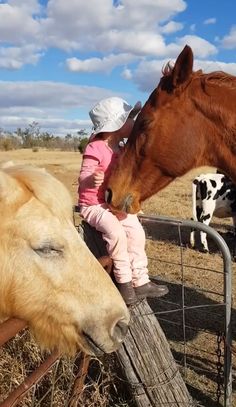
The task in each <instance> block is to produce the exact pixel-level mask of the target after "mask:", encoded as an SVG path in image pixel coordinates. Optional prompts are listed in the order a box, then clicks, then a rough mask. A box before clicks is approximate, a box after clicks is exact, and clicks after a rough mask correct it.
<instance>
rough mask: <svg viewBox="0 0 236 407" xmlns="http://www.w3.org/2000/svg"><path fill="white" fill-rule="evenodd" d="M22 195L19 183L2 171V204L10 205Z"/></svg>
mask: <svg viewBox="0 0 236 407" xmlns="http://www.w3.org/2000/svg"><path fill="white" fill-rule="evenodd" d="M21 194H22V189H21V188H20V186H19V183H18V182H17V181H16V180H15V179H14V178H13V177H11V176H10V175H8V174H7V173H6V172H5V171H1V170H0V203H1V202H4V203H5V204H10V203H12V202H14V201H15V200H16V199H17V198H18V197H19V196H20V195H21Z"/></svg>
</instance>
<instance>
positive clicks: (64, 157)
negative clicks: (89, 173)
mask: <svg viewBox="0 0 236 407" xmlns="http://www.w3.org/2000/svg"><path fill="white" fill-rule="evenodd" d="M7 160H13V161H14V162H17V163H30V164H35V165H39V166H43V167H45V168H46V169H47V170H48V171H49V172H51V173H52V174H54V175H55V176H56V177H57V178H58V179H59V180H61V181H62V182H63V183H64V184H65V185H66V186H67V187H68V189H69V190H70V191H71V194H72V197H73V200H74V202H75V203H76V200H77V187H78V186H77V177H78V172H79V169H80V165H81V155H80V153H77V152H76V153H75V152H61V151H45V150H39V151H38V152H32V151H31V150H19V151H9V152H4V153H3V152H0V162H1V161H7ZM209 171H211V169H210V168H201V169H197V170H194V171H191V172H190V173H188V174H187V175H186V176H184V177H182V178H180V179H177V180H176V181H175V182H173V183H172V184H171V185H170V186H169V187H167V188H166V189H165V190H164V191H161V192H160V193H159V194H158V195H156V196H153V197H152V198H150V199H149V200H148V201H146V202H145V203H144V205H143V210H144V212H145V214H155V215H165V216H170V217H175V218H180V219H190V218H191V216H192V203H191V181H192V179H193V177H194V176H196V175H198V174H200V173H201V172H209ZM212 226H214V227H215V228H216V230H218V231H219V232H220V233H221V234H222V236H223V237H225V238H226V239H227V243H228V244H229V246H230V248H231V249H232V248H233V241H232V239H230V238H229V237H228V236H227V235H226V232H227V231H228V230H229V229H230V228H231V220H230V219H224V220H219V219H216V218H213V223H212ZM146 232H147V253H148V256H149V269H150V273H151V274H152V275H158V276H160V277H161V278H162V279H164V280H167V281H168V282H169V288H170V294H169V296H168V300H169V304H171V303H175V302H176V301H177V300H176V299H177V298H180V287H181V285H180V283H181V281H180V280H181V272H182V269H181V266H179V263H180V262H181V257H183V263H184V264H185V265H186V267H184V277H185V284H186V286H187V287H188V288H187V290H186V301H187V304H193V303H194V304H206V303H210V304H213V303H219V302H221V301H222V298H221V296H220V295H216V294H211V293H205V294H203V293H202V292H200V291H197V289H198V288H201V289H205V290H206V291H209V290H214V291H217V292H219V293H220V294H221V293H222V274H221V273H219V274H216V273H215V272H213V271H211V270H219V271H220V272H222V258H221V255H220V253H219V252H218V249H217V247H216V246H215V244H214V243H213V242H211V241H210V249H211V254H202V253H200V252H198V251H193V250H191V249H189V248H187V247H186V248H182V249H181V248H180V246H179V240H178V231H177V230H176V228H174V227H165V226H164V225H155V226H154V227H148V228H147V229H146ZM153 237H154V238H153ZM182 239H183V243H187V242H188V239H189V232H187V231H183V235H182ZM189 265H192V268H189ZM206 267H207V269H209V270H206ZM201 268H202V269H201ZM235 268H236V264H233V272H235ZM235 295H236V284H235V282H234V281H233V293H232V300H233V304H234V303H235ZM168 306H169V308H170V309H171V307H173V305H168V304H167V303H165V302H164V301H163V302H161V301H160V302H158V304H157V305H156V304H153V309H154V311H159V312H160V311H163V310H164V309H165V310H166V309H167V308H168ZM175 315H176V314H175ZM186 318H187V320H186V323H187V324H188V325H191V326H192V327H194V326H195V328H196V332H195V333H193V332H194V331H193V330H187V331H186V333H185V334H186V343H187V347H186V349H185V351H186V354H187V359H188V362H189V363H190V364H191V365H193V366H194V367H193V368H192V369H187V371H186V373H187V377H186V381H187V383H188V384H189V385H190V388H192V390H193V394H194V396H195V397H196V398H198V399H201V400H202V403H204V404H203V405H205V406H207V407H210V406H211V405H212V406H213V405H214V406H215V405H216V404H214V402H213V401H212V400H213V399H214V397H215V396H212V397H211V392H215V388H216V383H215V381H216V380H215V377H214V374H213V373H212V375H211V374H210V373H209V371H206V372H205V370H206V367H207V369H212V372H214V371H215V369H216V359H215V358H214V356H213V357H212V360H209V358H208V355H204V353H203V350H204V349H207V350H210V351H212V352H213V353H215V349H216V335H215V332H216V331H217V330H218V327H219V329H221V327H222V321H223V318H222V315H221V314H220V313H219V314H218V313H215V314H211V315H210V316H209V314H208V313H205V312H204V313H202V314H201V313H200V314H199V313H198V314H196V313H194V311H191V312H189V313H187V315H186ZM165 319H166V318H164V317H163V315H160V320H163V321H162V326H163V328H164V330H165V333H166V335H167V338H168V340H169V342H170V344H171V347H172V350H173V353H174V355H175V357H176V359H177V360H179V361H180V362H182V361H183V340H182V339H183V338H182V331H181V329H179V328H175V327H174V326H173V325H171V324H170V322H169V321H168V322H166V321H164V320H165ZM169 320H171V321H172V322H175V323H176V322H181V318H180V319H178V317H171V316H169ZM235 324H236V314H235V310H234V309H233V337H234V339H235V332H236V330H235ZM200 328H201V329H203V330H204V332H200V331H199V330H200ZM206 330H207V333H206ZM27 343H28V345H27V346H28V347H29V354H30V357H31V358H32V359H33V362H32V363H34V364H36V365H37V363H38V362H39V359H40V358H41V356H40V353H39V351H38V349H37V346H36V345H35V344H33V342H31V341H29V342H28V339H27ZM14 346H16V345H14ZM31 347H32V348H31ZM196 347H198V348H199V349H200V350H201V351H198V350H196ZM193 348H194V349H193ZM8 352H9V349H8V347H6V348H5V350H3V351H2V354H1V357H2V362H1V364H0V368H1V370H0V372H1V373H0V389H1V395H2V394H4V393H5V392H7V391H8V390H9V383H10V379H11V380H13V385H15V384H16V383H17V382H18V381H20V380H21V378H22V375H24V373H25V372H24V370H25V369H26V368H25V365H24V364H22V365H21V360H20V359H23V357H24V347H23V348H22V341H21V342H20V346H19V347H17V348H16V347H13V352H12V351H10V356H9V354H8ZM15 353H16V354H17V355H15ZM19 355H20V359H19ZM12 358H13V359H12ZM34 358H36V360H34ZM26 360H27V366H28V364H30V363H31V362H30V358H29V356H28V357H27V358H26ZM7 365H9V366H10V368H7ZM27 368H28V367H27ZM7 369H8V370H7ZM68 369H69V370H70V369H71V368H68V367H66V368H65V372H66V375H68ZM199 369H202V370H199ZM108 370H109V369H108ZM13 371H14V374H15V373H16V374H17V377H18V378H14V376H13V377H12V374H13V373H12V372H13ZM5 372H6V373H5ZM101 372H102V373H101V375H102V376H101V377H102V380H101V377H100V378H98V380H97V383H98V382H99V383H100V384H99V385H98V387H97V386H96V385H94V382H93V381H90V382H89V383H87V387H86V389H85V393H84V395H86V400H87V401H85V399H84V400H83V402H82V404H81V405H84V406H87V405H90V406H102V405H104V406H105V405H113V406H115V405H116V404H115V402H114V399H113V401H111V396H109V394H110V393H111V383H114V379H112V380H110V379H111V377H112V373H111V372H109V373H108V376H106V374H107V373H105V372H104V370H101ZM199 372H200V373H199ZM204 372H205V373H204ZM101 383H102V384H101ZM66 384H68V382H66V380H65V381H64V385H65V387H66ZM115 387H116V386H113V393H116V391H115V390H114V389H115ZM7 388H8V390H7ZM91 394H92V396H91ZM204 394H205V398H204ZM206 395H207V396H206ZM91 397H94V399H93V401H92V398H91ZM116 397H117V394H116ZM109 398H110V400H109ZM95 399H96V401H94V400H95ZM88 400H89V404H86V403H88ZM92 403H93V404H92ZM24 405H25V406H28V404H24ZM29 405H30V404H29ZM49 405H50V404H42V406H45V407H47V406H49ZM54 405H55V406H56V405H57V406H60V405H61V404H60V403H59V401H57V404H54ZM118 405H119V406H122V405H124V404H122V402H121V401H120V402H119V404H117V406H118ZM233 406H236V398H235V397H234V401H233Z"/></svg>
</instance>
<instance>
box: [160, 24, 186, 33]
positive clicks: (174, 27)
mask: <svg viewBox="0 0 236 407" xmlns="http://www.w3.org/2000/svg"><path fill="white" fill-rule="evenodd" d="M183 27H184V24H182V23H177V22H176V21H169V22H168V23H167V24H166V25H164V26H163V27H161V28H160V31H161V33H163V34H172V33H174V32H176V31H180V30H182V29H183Z"/></svg>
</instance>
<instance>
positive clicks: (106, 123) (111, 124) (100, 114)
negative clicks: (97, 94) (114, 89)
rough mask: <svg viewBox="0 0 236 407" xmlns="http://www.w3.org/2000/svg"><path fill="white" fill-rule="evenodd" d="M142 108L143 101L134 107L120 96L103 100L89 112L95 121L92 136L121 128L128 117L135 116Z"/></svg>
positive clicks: (93, 121)
mask: <svg viewBox="0 0 236 407" xmlns="http://www.w3.org/2000/svg"><path fill="white" fill-rule="evenodd" d="M141 108H142V104H141V102H137V103H136V104H135V106H134V107H132V106H131V105H129V104H128V103H127V102H126V101H125V100H123V99H121V98H119V97H110V98H107V99H103V100H101V101H100V102H99V103H97V104H96V105H95V106H94V107H93V108H92V109H91V110H90V112H89V116H90V118H91V120H92V123H93V132H92V137H94V136H95V135H96V134H98V133H101V132H112V131H116V130H119V129H120V128H121V127H122V126H123V125H124V124H125V122H126V120H127V119H128V117H132V118H134V117H135V116H136V115H137V114H138V113H139V111H140V110H141Z"/></svg>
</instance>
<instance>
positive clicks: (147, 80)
mask: <svg viewBox="0 0 236 407" xmlns="http://www.w3.org/2000/svg"><path fill="white" fill-rule="evenodd" d="M167 62H168V61H167V60H164V59H163V60H152V61H142V62H141V63H140V64H139V65H138V67H137V69H136V70H134V71H133V72H132V80H133V82H134V83H135V84H136V85H137V87H138V88H139V89H140V90H141V91H143V92H147V93H150V92H151V91H152V90H153V89H154V88H155V87H156V86H157V85H158V83H159V81H160V78H161V76H162V69H163V67H164V66H165V65H166V63H167ZM173 63H174V61H173ZM198 69H202V70H203V71H204V72H205V73H209V72H213V71H219V70H220V71H224V72H227V73H230V74H232V75H236V63H225V62H221V61H206V60H199V59H194V70H198Z"/></svg>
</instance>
